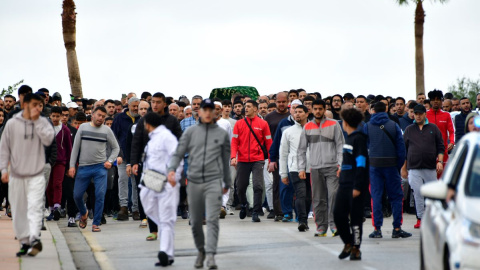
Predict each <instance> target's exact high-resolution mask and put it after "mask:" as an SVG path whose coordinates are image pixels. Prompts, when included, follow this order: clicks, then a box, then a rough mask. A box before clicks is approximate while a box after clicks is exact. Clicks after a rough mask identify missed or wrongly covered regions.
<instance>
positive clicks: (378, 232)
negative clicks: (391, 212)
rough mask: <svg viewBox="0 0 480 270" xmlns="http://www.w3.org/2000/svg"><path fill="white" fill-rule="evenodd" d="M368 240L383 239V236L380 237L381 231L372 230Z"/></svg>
mask: <svg viewBox="0 0 480 270" xmlns="http://www.w3.org/2000/svg"><path fill="white" fill-rule="evenodd" d="M368 238H383V235H382V230H380V229H379V230H374V231H373V232H372V233H371V234H370V235H369V236H368Z"/></svg>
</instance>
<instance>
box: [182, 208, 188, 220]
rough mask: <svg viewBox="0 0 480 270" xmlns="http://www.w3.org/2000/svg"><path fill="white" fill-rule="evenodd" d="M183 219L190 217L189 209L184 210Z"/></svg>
mask: <svg viewBox="0 0 480 270" xmlns="http://www.w3.org/2000/svg"><path fill="white" fill-rule="evenodd" d="M182 219H188V211H187V210H183V212H182Z"/></svg>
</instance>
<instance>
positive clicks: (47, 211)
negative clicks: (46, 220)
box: [43, 208, 50, 217]
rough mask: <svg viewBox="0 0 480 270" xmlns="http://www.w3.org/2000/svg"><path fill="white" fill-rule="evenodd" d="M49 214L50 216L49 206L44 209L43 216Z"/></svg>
mask: <svg viewBox="0 0 480 270" xmlns="http://www.w3.org/2000/svg"><path fill="white" fill-rule="evenodd" d="M48 216H50V209H48V208H45V209H43V217H48Z"/></svg>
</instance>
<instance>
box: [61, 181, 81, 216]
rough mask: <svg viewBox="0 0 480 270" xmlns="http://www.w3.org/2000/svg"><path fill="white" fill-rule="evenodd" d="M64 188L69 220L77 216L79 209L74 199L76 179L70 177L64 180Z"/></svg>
mask: <svg viewBox="0 0 480 270" xmlns="http://www.w3.org/2000/svg"><path fill="white" fill-rule="evenodd" d="M63 186H64V187H65V189H64V192H63V196H64V197H65V202H66V208H67V215H68V217H69V218H71V217H73V218H74V217H75V216H76V215H77V212H78V209H77V205H76V204H75V200H74V199H73V187H74V186H75V179H74V178H71V177H69V176H65V178H63Z"/></svg>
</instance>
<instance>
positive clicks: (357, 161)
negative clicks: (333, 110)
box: [334, 109, 368, 260]
mask: <svg viewBox="0 0 480 270" xmlns="http://www.w3.org/2000/svg"><path fill="white" fill-rule="evenodd" d="M340 116H341V118H342V119H343V130H345V131H346V132H347V134H348V136H347V138H346V139H345V145H344V146H343V162H342V170H341V173H340V180H339V187H338V191H337V198H336V202H335V209H334V220H335V224H336V225H337V232H338V233H339V234H340V238H341V239H342V241H343V243H344V244H345V247H344V248H343V250H342V252H341V253H340V255H339V256H338V258H339V259H345V258H347V257H348V256H350V260H361V258H362V253H361V252H360V244H361V242H362V223H363V201H364V196H365V195H366V194H367V192H368V151H367V135H365V134H364V133H362V132H359V131H357V127H358V125H359V124H360V123H361V122H362V120H363V115H362V113H361V112H360V111H358V110H357V109H346V110H342V111H341V112H340ZM349 217H350V221H349Z"/></svg>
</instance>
